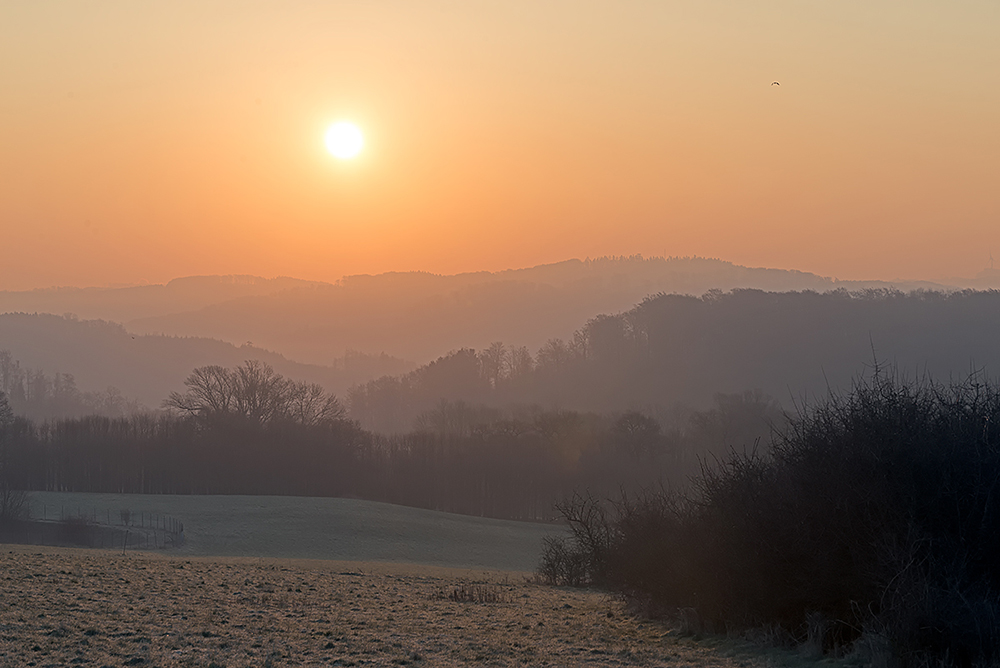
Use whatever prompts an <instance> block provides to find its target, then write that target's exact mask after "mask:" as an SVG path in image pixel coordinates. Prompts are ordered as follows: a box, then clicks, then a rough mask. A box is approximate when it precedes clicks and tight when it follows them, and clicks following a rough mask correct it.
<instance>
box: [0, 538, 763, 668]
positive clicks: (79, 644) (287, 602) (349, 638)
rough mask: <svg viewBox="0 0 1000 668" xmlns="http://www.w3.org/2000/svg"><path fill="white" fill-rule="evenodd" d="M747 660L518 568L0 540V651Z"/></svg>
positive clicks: (446, 661) (171, 661)
mask: <svg viewBox="0 0 1000 668" xmlns="http://www.w3.org/2000/svg"><path fill="white" fill-rule="evenodd" d="M455 592H457V593H455ZM463 592H464V593H463ZM442 593H443V594H444V595H442ZM453 593H454V596H453V595H452V594H453ZM727 655H728V656H727ZM752 663H755V662H754V661H752V660H748V659H747V658H746V657H745V656H743V657H740V656H733V655H732V652H730V651H725V648H720V647H716V648H714V649H713V648H712V647H710V646H709V645H708V644H706V643H697V642H695V641H693V640H692V639H690V638H685V637H681V636H680V634H678V633H676V632H674V631H670V630H668V629H666V628H664V627H662V626H660V625H657V624H655V623H652V622H647V621H643V620H637V619H635V618H634V617H630V616H628V615H625V614H623V612H622V610H621V607H620V606H619V605H618V604H617V603H616V602H614V601H611V600H609V599H607V598H606V597H604V596H602V595H600V594H597V593H593V592H586V591H579V590H569V589H560V588H553V587H546V586H540V585H536V584H532V583H530V582H527V581H526V580H525V578H524V577H523V576H521V575H519V574H518V575H514V574H510V573H494V574H484V573H481V572H475V571H467V570H466V571H462V570H449V569H443V568H435V567H427V566H407V565H401V564H379V563H358V562H335V561H303V560H299V561H292V560H273V559H272V560H263V559H250V558H191V557H170V556H164V555H155V554H138V553H137V554H128V555H126V556H122V555H121V553H113V552H104V551H92V550H73V549H60V548H38V547H20V546H3V549H2V550H0V665H2V666H39V667H41V666H76V665H84V666H93V667H95V668H99V667H102V666H163V667H171V666H191V667H200V668H206V667H208V666H212V665H215V666H217V667H218V666H226V667H228V668H232V667H234V666H352V665H353V666H364V665H384V666H399V665H414V666H458V665H486V666H519V665H529V666H543V665H548V666H579V665H584V666H705V667H710V666H748V665H751V664H752Z"/></svg>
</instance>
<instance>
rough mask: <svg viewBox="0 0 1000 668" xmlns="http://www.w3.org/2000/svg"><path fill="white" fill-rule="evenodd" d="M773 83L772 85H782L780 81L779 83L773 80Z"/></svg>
mask: <svg viewBox="0 0 1000 668" xmlns="http://www.w3.org/2000/svg"><path fill="white" fill-rule="evenodd" d="M771 85H772V86H780V85H781V84H780V83H778V82H777V81H772V82H771Z"/></svg>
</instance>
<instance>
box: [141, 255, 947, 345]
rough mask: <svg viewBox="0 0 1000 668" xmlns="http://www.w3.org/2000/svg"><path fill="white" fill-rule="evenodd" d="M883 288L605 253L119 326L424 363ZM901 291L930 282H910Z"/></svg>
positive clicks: (394, 276) (409, 278) (255, 300)
mask: <svg viewBox="0 0 1000 668" xmlns="http://www.w3.org/2000/svg"><path fill="white" fill-rule="evenodd" d="M877 286H888V284H885V283H879V282H877V281H868V282H838V281H836V280H834V279H830V278H824V277H821V276H817V275H816V274H810V273H807V272H801V271H788V270H781V269H764V268H752V267H742V266H739V265H736V264H733V263H731V262H723V261H721V260H712V259H706V258H643V257H640V256H633V257H617V258H615V257H605V258H599V259H596V260H585V261H581V260H568V261H565V262H559V263H555V264H548V265H540V266H537V267H531V268H526V269H513V270H508V271H499V272H485V271H484V272H475V273H467V274H457V275H453V276H439V275H434V274H428V273H422V272H402V273H396V272H393V273H386V274H379V275H376V276H349V277H346V278H344V279H342V280H340V281H338V282H337V283H336V284H335V285H315V286H310V287H303V288H298V289H294V290H285V291H282V292H275V293H273V294H266V295H258V296H248V297H245V298H241V299H233V300H229V301H226V302H223V303H218V304H213V305H210V306H205V307H204V308H199V309H197V310H195V309H193V308H192V309H191V310H190V311H188V312H186V313H172V314H169V315H162V316H156V317H148V318H141V319H136V320H132V321H128V322H126V325H127V326H128V327H129V329H130V330H132V331H136V332H144V333H164V334H173V335H179V336H208V337H212V338H217V339H221V340H224V341H230V342H232V343H236V344H241V343H242V342H244V341H246V340H248V339H249V340H251V341H253V342H254V343H255V344H257V345H261V346H263V347H265V348H268V349H269V350H275V351H278V352H280V353H282V354H284V355H286V356H287V357H289V358H291V359H295V360H298V361H301V362H312V363H317V364H325V363H328V360H330V359H332V358H333V357H338V356H340V355H342V354H343V352H344V351H345V350H358V351H362V352H365V353H369V354H380V353H382V352H385V353H387V354H389V355H393V356H395V357H400V358H402V359H408V360H413V361H415V362H417V363H426V362H429V361H430V360H433V359H435V358H436V357H438V356H440V355H443V354H446V353H447V352H448V351H450V350H455V349H457V348H461V347H473V348H483V347H485V346H487V345H489V343H490V342H491V341H495V340H497V339H500V340H503V341H508V342H511V343H515V344H517V345H524V346H528V347H529V348H531V349H532V350H534V349H537V348H539V347H540V346H542V345H543V344H544V343H545V342H546V341H547V340H548V339H550V338H552V337H562V338H567V337H569V336H572V333H573V331H574V330H575V329H577V328H578V327H580V325H581V324H582V323H584V322H586V321H587V320H588V319H590V318H593V317H594V316H596V315H598V314H599V313H617V312H620V311H623V310H625V309H629V308H632V307H633V306H634V305H635V304H637V303H639V302H640V301H642V300H643V299H644V298H645V297H647V296H649V295H653V294H657V293H659V292H664V293H677V294H690V295H696V296H700V295H702V294H704V293H705V292H706V291H708V290H711V289H721V290H731V289H734V288H758V289H762V290H781V291H786V290H818V291H823V290H832V289H835V288H837V287H848V288H851V289H858V288H865V287H877ZM895 287H897V288H900V289H915V288H919V287H937V288H942V286H939V285H938V286H934V285H933V284H921V283H915V282H909V283H898V284H895Z"/></svg>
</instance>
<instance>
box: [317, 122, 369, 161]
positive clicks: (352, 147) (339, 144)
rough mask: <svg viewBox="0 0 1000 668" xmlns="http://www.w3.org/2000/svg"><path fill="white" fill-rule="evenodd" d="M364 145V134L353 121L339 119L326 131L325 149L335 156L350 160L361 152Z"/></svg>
mask: <svg viewBox="0 0 1000 668" xmlns="http://www.w3.org/2000/svg"><path fill="white" fill-rule="evenodd" d="M364 145H365V138H364V135H362V134H361V130H359V129H358V126H356V125H354V124H353V123H348V122H347V121H339V122H337V123H334V124H333V125H331V126H330V128H329V129H328V130H327V131H326V149H327V150H328V151H330V153H331V154H332V155H333V157H335V158H340V159H341V160H350V159H351V158H353V157H355V156H356V155H357V154H358V153H361V149H362V148H363V147H364Z"/></svg>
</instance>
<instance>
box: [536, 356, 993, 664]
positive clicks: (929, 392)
mask: <svg viewBox="0 0 1000 668" xmlns="http://www.w3.org/2000/svg"><path fill="white" fill-rule="evenodd" d="M599 508H604V506H601V505H600V504H598V503H596V502H595V501H594V500H593V499H592V498H587V497H577V498H576V499H574V501H573V502H571V503H569V504H567V505H566V506H564V507H563V508H562V511H563V514H564V516H565V517H566V519H567V520H568V521H569V522H570V523H571V525H572V526H573V529H574V537H575V545H574V546H573V549H574V550H575V551H576V552H578V553H579V555H580V557H579V558H580V559H582V560H583V561H584V562H585V563H586V564H587V565H588V575H587V579H589V580H590V581H592V582H597V583H599V584H604V585H606V586H608V587H610V588H613V589H615V590H617V591H619V592H621V593H622V594H624V595H625V596H627V597H628V598H630V599H631V600H633V601H635V602H638V603H641V604H643V606H644V607H646V608H647V609H649V610H652V611H666V610H680V609H685V608H693V609H694V610H696V611H697V614H698V617H699V619H700V620H701V621H702V622H703V623H704V624H705V625H706V626H707V627H709V628H715V629H717V630H723V629H738V628H747V627H753V626H758V625H775V624H777V625H780V626H781V627H782V628H784V629H785V630H786V631H787V632H788V633H789V634H790V635H791V636H792V637H798V638H800V639H801V640H805V639H806V636H807V635H809V634H810V630H811V631H812V634H814V635H815V633H816V629H817V628H819V629H821V636H822V637H821V639H820V640H821V641H822V644H823V645H824V646H825V647H827V648H829V647H832V646H834V645H844V644H846V643H850V642H852V641H853V640H855V639H856V638H858V637H859V635H861V634H862V633H868V634H874V635H877V636H880V637H882V638H883V639H885V640H887V641H888V643H889V645H890V646H891V648H892V650H893V653H894V656H895V658H896V659H897V660H898V661H899V662H900V663H901V665H926V664H928V663H935V664H936V663H937V662H939V661H943V662H944V663H946V664H953V665H973V664H982V663H990V662H996V661H998V660H1000V625H998V622H1000V557H998V556H997V555H1000V391H998V389H997V388H996V387H995V386H994V385H992V384H989V383H986V382H983V381H982V379H980V378H979V377H976V376H974V377H972V378H970V379H969V380H968V381H967V382H965V383H961V384H952V385H949V386H939V385H936V384H933V383H931V382H925V383H919V384H917V383H908V382H902V381H900V380H899V379H898V378H896V377H893V376H889V375H886V374H885V373H880V372H878V371H876V373H875V375H874V377H873V378H872V379H871V381H869V382H865V383H861V384H859V385H857V386H856V387H855V388H854V390H853V392H851V393H850V394H848V395H844V396H839V397H834V398H832V399H830V400H829V401H828V402H826V403H824V404H822V405H819V406H816V407H814V408H812V409H808V410H805V411H803V413H802V414H801V415H800V416H799V417H798V418H796V419H794V420H793V421H792V423H791V426H790V428H789V429H788V430H787V431H785V432H784V433H783V434H781V435H779V436H778V437H776V439H775V442H774V447H773V451H772V452H771V453H770V454H769V455H767V456H763V455H761V454H760V453H759V452H757V451H756V450H749V451H744V452H734V453H732V455H731V456H730V457H729V458H728V459H726V460H724V461H722V462H719V463H718V465H716V466H712V467H706V468H705V469H704V471H703V473H702V475H701V476H700V478H699V479H698V484H697V487H696V489H695V491H694V492H693V493H691V494H689V495H687V496H685V497H681V496H678V495H676V494H671V493H668V492H665V491H659V492H656V493H650V494H647V495H645V496H641V497H638V498H634V499H631V500H629V499H626V500H624V501H622V502H621V503H619V504H617V505H616V506H615V507H614V508H613V509H612V510H613V512H611V511H609V510H599ZM559 549H561V550H562V551H563V552H565V551H566V550H565V546H563V547H561V548H559ZM555 554H556V551H555V548H554V547H553V546H551V545H550V546H548V549H547V552H546V557H545V559H544V560H543V568H547V567H548V566H546V560H549V561H551V560H552V558H553V556H554V555H555ZM559 559H560V560H562V562H565V561H567V560H568V557H567V556H565V555H564V554H560V555H559ZM817 620H822V623H818V622H817Z"/></svg>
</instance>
